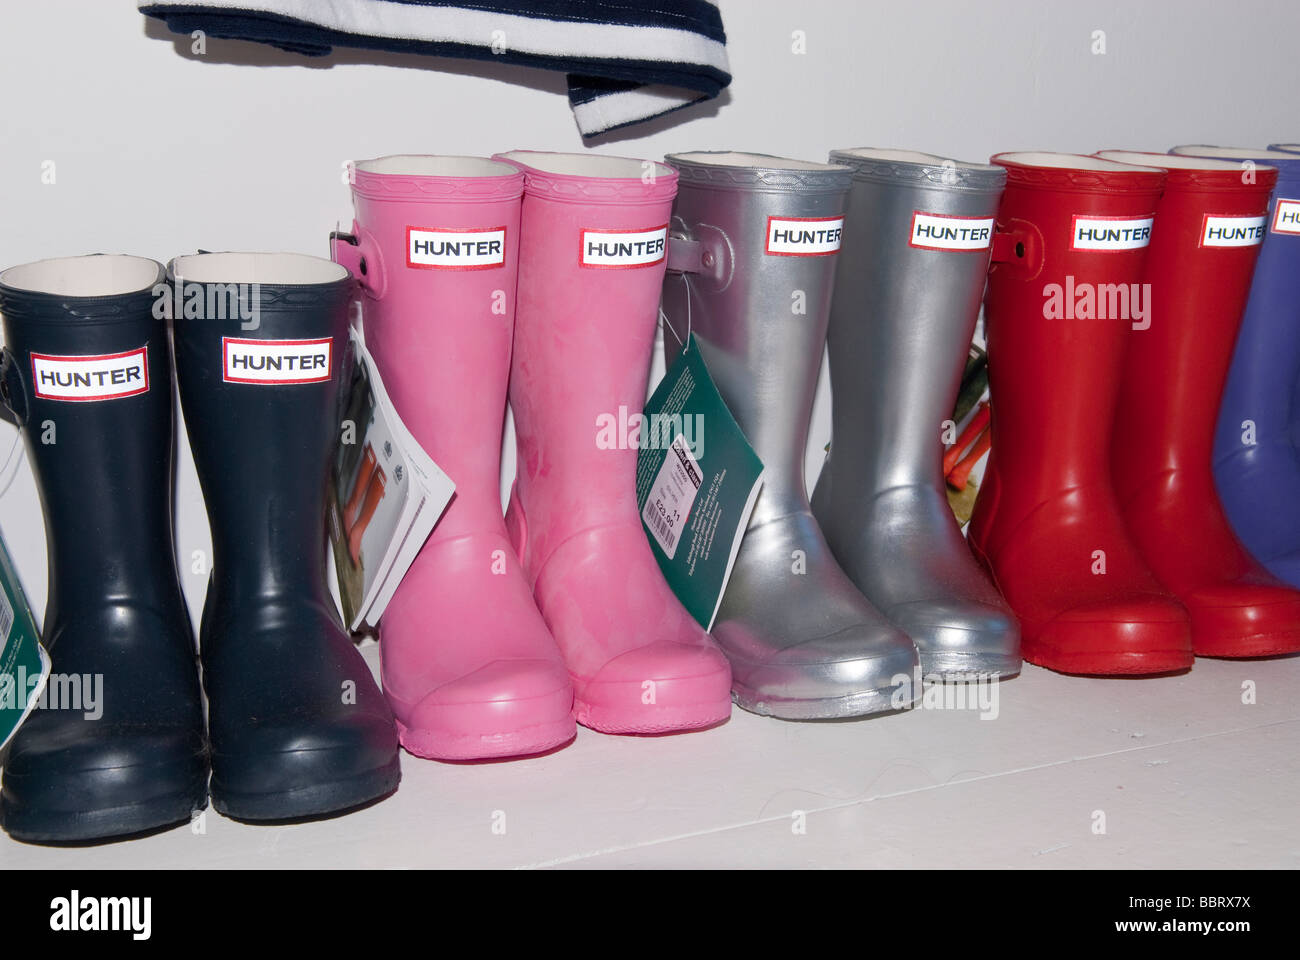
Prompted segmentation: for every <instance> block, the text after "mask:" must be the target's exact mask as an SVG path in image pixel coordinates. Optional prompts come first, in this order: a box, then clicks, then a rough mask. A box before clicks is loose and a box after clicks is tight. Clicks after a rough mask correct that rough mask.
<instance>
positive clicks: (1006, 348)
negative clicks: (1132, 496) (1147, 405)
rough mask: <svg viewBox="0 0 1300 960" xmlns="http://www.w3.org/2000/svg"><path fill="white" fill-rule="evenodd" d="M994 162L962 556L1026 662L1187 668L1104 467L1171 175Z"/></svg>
mask: <svg viewBox="0 0 1300 960" xmlns="http://www.w3.org/2000/svg"><path fill="white" fill-rule="evenodd" d="M993 162H994V163H998V164H1001V165H1002V166H1004V167H1006V168H1007V187H1006V191H1005V192H1004V193H1003V195H1002V203H1001V205H1000V207H999V209H998V228H999V236H998V239H997V241H996V243H995V246H994V255H993V259H994V261H995V264H994V266H993V268H992V270H991V272H990V275H989V287H988V295H987V300H986V304H985V307H986V312H987V318H986V325H987V334H988V345H989V350H988V353H989V385H990V389H991V392H992V411H993V426H992V434H993V452H992V454H991V456H990V460H989V464H988V468H987V472H986V473H985V478H984V485H983V487H982V489H981V490H980V494H979V499H978V501H977V502H976V505H975V515H974V517H973V518H972V520H971V525H970V537H969V540H970V545H971V548H972V549H973V550H974V551H975V555H976V557H978V558H979V559H980V561H981V562H982V563H983V564H984V565H985V566H986V567H987V568H988V569H989V571H990V572H991V573H992V575H993V577H994V579H995V580H996V582H997V584H998V586H999V588H1000V589H1001V590H1002V592H1003V594H1004V595H1005V596H1006V598H1007V600H1008V601H1009V602H1010V604H1011V607H1012V609H1013V610H1014V611H1015V613H1016V616H1017V617H1018V618H1019V619H1020V623H1021V636H1022V641H1021V645H1022V649H1023V654H1024V658H1025V659H1026V660H1029V661H1030V662H1032V663H1037V664H1040V665H1041V666H1045V667H1050V668H1051V669H1053V670H1059V671H1061V672H1063V673H1085V674H1149V673H1165V672H1169V671H1175V670H1184V669H1186V668H1188V667H1190V666H1191V665H1192V660H1193V658H1192V644H1191V628H1190V625H1189V622H1188V614H1187V611H1186V610H1185V609H1184V608H1183V607H1182V605H1181V604H1179V603H1178V601H1177V600H1175V599H1174V598H1173V596H1172V595H1171V594H1170V593H1169V592H1168V591H1167V590H1166V589H1165V588H1164V587H1162V586H1161V585H1160V584H1159V582H1158V581H1157V580H1156V578H1155V576H1154V575H1153V574H1152V572H1151V570H1150V568H1149V567H1148V566H1147V564H1146V561H1145V560H1144V559H1143V558H1142V555H1141V553H1140V552H1139V549H1138V546H1137V544H1136V543H1134V542H1133V540H1132V539H1131V537H1130V536H1129V533H1128V530H1127V528H1126V526H1125V523H1124V519H1123V517H1122V515H1121V513H1120V506H1119V501H1118V499H1117V497H1116V495H1115V489H1114V486H1113V483H1112V479H1111V469H1110V467H1111V464H1110V451H1111V427H1112V424H1113V423H1114V419H1115V412H1116V401H1117V398H1118V394H1119V387H1120V375H1121V372H1122V369H1123V364H1124V354H1125V351H1126V350H1127V348H1128V346H1129V344H1130V343H1131V342H1132V339H1133V337H1134V336H1136V335H1137V334H1136V332H1135V331H1134V330H1133V325H1134V323H1135V322H1136V323H1137V324H1138V325H1141V323H1142V322H1144V321H1142V320H1141V316H1140V315H1141V313H1142V312H1143V311H1144V310H1145V306H1146V304H1145V301H1143V300H1136V299H1132V298H1131V297H1132V294H1133V293H1134V292H1135V285H1137V284H1138V283H1139V281H1140V280H1141V275H1142V263H1143V259H1144V256H1145V254H1146V247H1147V243H1148V242H1149V240H1150V237H1151V226H1152V220H1153V214H1154V212H1155V209H1156V202H1157V201H1158V200H1159V198H1160V192H1161V188H1162V186H1163V184H1164V179H1165V175H1164V173H1163V171H1160V170H1155V169H1142V168H1140V167H1134V166H1128V165H1124V164H1118V163H1113V162H1111V161H1108V160H1100V159H1097V158H1090V157H1083V156H1072V155H1068V154H1054V153H1008V154H999V155H998V156H995V157H994V158H993ZM1107 285H1123V286H1122V288H1121V287H1120V286H1107ZM1121 290H1122V291H1123V293H1125V294H1127V295H1128V296H1126V297H1124V298H1123V301H1124V302H1119V301H1120V300H1121V298H1120V296H1119V294H1120V292H1121ZM1137 292H1139V293H1140V289H1139V290H1137ZM1099 293H1100V294H1101V297H1100V300H1099V299H1098V294H1099Z"/></svg>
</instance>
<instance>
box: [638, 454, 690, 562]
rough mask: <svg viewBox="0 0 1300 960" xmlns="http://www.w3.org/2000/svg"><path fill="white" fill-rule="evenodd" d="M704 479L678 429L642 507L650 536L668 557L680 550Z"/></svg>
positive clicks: (642, 513)
mask: <svg viewBox="0 0 1300 960" xmlns="http://www.w3.org/2000/svg"><path fill="white" fill-rule="evenodd" d="M703 482H704V475H703V473H702V472H701V471H700V464H699V462H698V461H697V460H696V459H695V457H694V456H693V455H692V454H691V448H690V445H689V444H688V443H687V442H686V438H685V436H683V435H682V434H680V433H679V434H678V435H677V438H676V439H675V440H673V442H672V444H671V445H670V446H669V448H668V456H666V457H665V458H664V462H663V466H661V467H660V468H659V473H658V475H657V476H656V477H655V482H654V485H653V486H651V487H650V496H649V497H647V498H646V502H645V509H644V510H642V511H641V516H642V517H643V518H644V519H645V524H646V526H647V527H648V528H649V529H650V534H651V536H653V537H654V538H655V540H656V541H657V542H658V544H659V546H660V547H661V548H662V549H663V552H664V553H665V554H667V556H668V559H669V560H671V559H672V558H673V556H674V555H675V554H676V553H677V544H678V543H680V542H681V535H682V529H683V528H684V527H685V526H686V519H687V517H689V516H690V515H691V506H692V505H693V504H694V503H695V496H696V494H698V493H699V492H700V484H701V483H703Z"/></svg>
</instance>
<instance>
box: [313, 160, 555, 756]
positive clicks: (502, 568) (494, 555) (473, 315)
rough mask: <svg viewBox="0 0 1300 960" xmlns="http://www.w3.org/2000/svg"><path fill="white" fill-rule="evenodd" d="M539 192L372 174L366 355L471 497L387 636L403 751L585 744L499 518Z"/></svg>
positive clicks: (493, 170) (489, 175) (407, 163)
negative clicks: (519, 304) (521, 291)
mask: <svg viewBox="0 0 1300 960" xmlns="http://www.w3.org/2000/svg"><path fill="white" fill-rule="evenodd" d="M522 190H523V177H522V176H521V175H520V174H519V173H518V171H516V170H514V169H513V168H512V167H510V166H508V165H506V164H503V163H496V162H493V161H490V160H484V159H477V158H469V157H385V158H381V159H379V160H369V161H364V162H361V163H358V164H357V165H356V169H355V182H354V185H353V198H354V201H355V204H356V211H357V217H356V224H355V236H356V244H355V246H354V245H351V244H346V243H336V245H335V256H336V259H339V260H340V261H341V262H345V263H347V265H349V266H351V267H352V268H353V273H354V274H356V275H357V276H358V277H359V279H360V280H361V283H362V287H363V290H364V292H365V297H364V300H363V303H362V310H363V323H364V330H365V337H366V345H367V347H368V348H369V350H370V352H371V353H372V354H373V356H374V358H375V362H376V364H377V366H378V367H379V372H380V376H382V377H383V380H384V384H385V386H386V388H387V390H388V393H389V394H390V396H391V397H392V400H393V404H394V406H395V407H396V408H397V412H398V414H399V415H400V416H401V418H402V421H403V422H404V423H405V424H406V426H407V428H408V429H409V430H410V431H411V433H412V434H414V436H415V438H416V439H417V440H418V441H419V442H420V444H421V445H422V446H423V447H424V449H425V451H426V452H428V454H429V455H430V456H431V457H432V458H433V459H434V461H435V462H436V463H437V464H438V465H439V466H440V467H441V468H442V469H443V470H444V471H446V473H447V475H448V476H450V477H451V479H452V480H453V481H454V482H455V484H456V493H455V496H454V497H453V498H452V502H451V504H450V505H449V506H448V508H447V510H446V512H445V513H444V514H443V516H442V519H441V520H440V521H439V522H438V525H437V526H436V527H435V528H434V531H433V533H432V534H431V535H430V537H429V539H428V540H427V541H426V542H425V544H424V547H423V548H422V549H421V551H420V554H419V556H418V557H416V559H415V562H414V563H413V564H412V566H411V568H410V570H409V571H408V572H407V574H406V577H405V578H404V579H403V580H402V582H401V585H400V586H399V587H398V588H397V592H396V594H395V595H394V596H393V599H392V601H391V603H390V604H389V606H388V608H387V609H386V610H385V611H384V614H383V618H382V619H381V621H380V624H379V637H380V658H381V661H382V665H383V686H384V693H385V694H386V695H387V697H388V701H389V703H390V704H391V705H392V708H393V713H394V714H395V715H396V717H397V724H398V731H399V734H400V736H401V741H402V744H403V746H405V747H406V749H407V750H409V751H410V752H411V753H414V754H416V755H417V756H422V757H434V758H438V759H446V760H470V759H480V758H489V757H509V756H520V755H526V754H533V753H539V752H542V751H545V750H549V749H551V748H553V747H556V746H559V745H560V744H562V743H565V742H567V741H569V740H570V739H572V737H573V735H574V732H575V726H574V722H573V717H572V703H573V688H572V686H571V684H570V682H569V677H568V673H567V671H566V670H565V667H564V662H563V660H562V659H561V657H560V652H559V649H558V648H557V647H556V645H555V641H554V640H553V639H552V638H551V635H550V631H548V630H547V628H546V624H545V622H544V621H543V620H542V617H541V615H540V614H539V613H538V610H537V607H536V605H535V604H534V603H533V599H532V596H531V593H530V590H529V585H528V582H527V581H526V580H525V579H524V573H523V570H522V568H521V567H520V565H519V562H518V560H517V558H516V555H515V552H514V550H513V548H512V547H511V545H510V542H509V539H508V537H507V535H506V530H505V522H504V519H503V517H502V515H501V495H500V485H501V478H500V474H501V461H500V456H501V436H502V430H503V427H504V423H505V404H506V384H507V379H508V376H509V371H510V350H511V342H512V338H513V334H514V316H515V302H514V301H515V287H516V283H515V281H516V276H517V273H518V263H519V261H518V242H519V209H520V197H521V194H522Z"/></svg>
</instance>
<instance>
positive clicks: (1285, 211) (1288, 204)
mask: <svg viewBox="0 0 1300 960" xmlns="http://www.w3.org/2000/svg"><path fill="white" fill-rule="evenodd" d="M1273 232H1274V233H1290V234H1300V200H1283V199H1282V198H1281V197H1279V198H1278V201H1277V209H1276V210H1275V211H1274V212H1273Z"/></svg>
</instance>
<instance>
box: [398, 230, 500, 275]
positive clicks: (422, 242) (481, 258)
mask: <svg viewBox="0 0 1300 960" xmlns="http://www.w3.org/2000/svg"><path fill="white" fill-rule="evenodd" d="M505 262H506V228H505V227H484V228H481V229H474V230H443V229H441V228H434V227H407V228H406V265H407V266H408V267H415V268H417V269H422V270H490V269H492V268H493V267H499V266H501V265H502V264H504V263H505Z"/></svg>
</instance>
